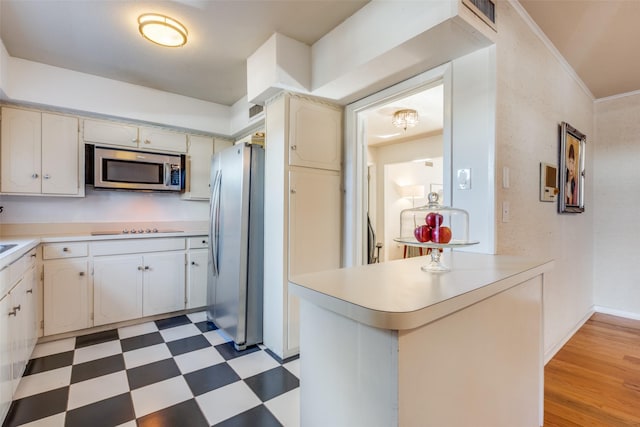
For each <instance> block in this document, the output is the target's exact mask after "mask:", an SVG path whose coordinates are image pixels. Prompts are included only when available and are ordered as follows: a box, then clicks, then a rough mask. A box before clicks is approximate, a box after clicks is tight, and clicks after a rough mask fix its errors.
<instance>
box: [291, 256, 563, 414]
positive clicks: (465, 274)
mask: <svg viewBox="0 0 640 427" xmlns="http://www.w3.org/2000/svg"><path fill="white" fill-rule="evenodd" d="M444 258H445V260H446V262H447V263H448V265H450V266H451V271H450V272H447V273H440V274H437V273H425V272H423V271H422V270H421V269H420V267H421V266H422V265H423V264H426V262H427V259H426V258H425V257H416V258H410V259H404V260H398V261H392V262H388V263H382V264H374V265H368V266H360V267H353V268H347V269H340V270H331V271H324V272H319V273H313V274H306V275H300V276H297V277H294V278H293V281H292V283H290V285H289V287H290V291H291V292H292V293H293V294H295V295H297V296H299V297H300V298H301V304H300V309H301V312H300V318H301V321H300V328H301V329H300V337H301V342H300V351H301V356H302V357H301V378H303V381H302V383H301V396H300V402H301V425H304V426H325V425H335V426H352V427H354V426H384V427H389V426H403V427H406V426H448V427H456V426H470V425H477V426H492V427H499V426H505V427H507V426H510V427H511V426H522V427H534V426H540V425H542V414H543V410H542V405H543V343H542V286H543V280H544V273H545V272H548V271H549V270H551V268H552V267H553V261H548V260H545V261H536V260H531V259H527V258H522V257H513V256H502V255H485V254H473V253H465V252H453V253H446V254H444Z"/></svg>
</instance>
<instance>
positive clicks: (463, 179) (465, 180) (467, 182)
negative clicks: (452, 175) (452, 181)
mask: <svg viewBox="0 0 640 427" xmlns="http://www.w3.org/2000/svg"><path fill="white" fill-rule="evenodd" d="M457 180H458V189H459V190H470V189H471V169H470V168H466V169H458V173H457Z"/></svg>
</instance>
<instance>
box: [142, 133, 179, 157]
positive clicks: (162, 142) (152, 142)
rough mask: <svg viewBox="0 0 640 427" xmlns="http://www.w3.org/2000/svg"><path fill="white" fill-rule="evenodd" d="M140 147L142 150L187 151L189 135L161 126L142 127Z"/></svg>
mask: <svg viewBox="0 0 640 427" xmlns="http://www.w3.org/2000/svg"><path fill="white" fill-rule="evenodd" d="M139 133H140V138H139V141H138V148H140V149H141V150H157V151H175V152H177V153H186V152H187V135H186V134H184V133H181V132H175V131H170V130H165V129H160V128H151V127H140V129H139Z"/></svg>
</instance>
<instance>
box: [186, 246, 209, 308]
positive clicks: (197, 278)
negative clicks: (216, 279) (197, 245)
mask: <svg viewBox="0 0 640 427" xmlns="http://www.w3.org/2000/svg"><path fill="white" fill-rule="evenodd" d="M207 261H208V259H207V250H206V249H200V250H192V251H190V252H189V255H188V258H187V265H188V270H187V308H196V307H204V306H206V305H207Z"/></svg>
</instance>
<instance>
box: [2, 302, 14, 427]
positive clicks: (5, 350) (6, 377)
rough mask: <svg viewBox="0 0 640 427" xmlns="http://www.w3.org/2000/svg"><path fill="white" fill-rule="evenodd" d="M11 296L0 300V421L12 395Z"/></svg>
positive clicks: (7, 408) (6, 410)
mask: <svg viewBox="0 0 640 427" xmlns="http://www.w3.org/2000/svg"><path fill="white" fill-rule="evenodd" d="M11 308H12V307H11V296H10V295H9V294H7V295H5V296H4V297H2V299H0V419H4V416H5V415H6V414H7V412H8V411H9V406H10V405H11V397H12V395H13V388H12V385H13V384H12V377H11V365H12V363H11V323H12V318H13V317H14V316H11V315H9V313H10V312H11Z"/></svg>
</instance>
